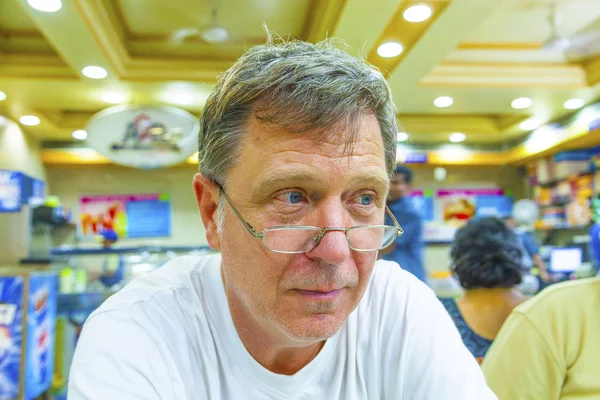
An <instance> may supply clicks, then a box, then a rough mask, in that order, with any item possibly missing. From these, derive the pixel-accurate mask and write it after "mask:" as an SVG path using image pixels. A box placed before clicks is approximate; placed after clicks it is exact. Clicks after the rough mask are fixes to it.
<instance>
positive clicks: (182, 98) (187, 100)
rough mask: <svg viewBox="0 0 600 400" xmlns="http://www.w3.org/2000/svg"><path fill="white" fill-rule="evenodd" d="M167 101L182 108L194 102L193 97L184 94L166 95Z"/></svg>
mask: <svg viewBox="0 0 600 400" xmlns="http://www.w3.org/2000/svg"><path fill="white" fill-rule="evenodd" d="M167 101H168V102H169V103H174V104H179V105H182V106H188V105H190V104H192V103H193V102H194V96H192V95H191V94H189V93H185V92H175V93H169V94H168V95H167Z"/></svg>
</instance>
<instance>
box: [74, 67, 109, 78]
mask: <svg viewBox="0 0 600 400" xmlns="http://www.w3.org/2000/svg"><path fill="white" fill-rule="evenodd" d="M81 73H82V74H83V75H85V76H87V77H88V78H90V79H104V78H106V77H107V75H108V72H106V70H105V69H104V68H102V67H98V66H95V65H88V66H87V67H85V68H84V69H82V70H81Z"/></svg>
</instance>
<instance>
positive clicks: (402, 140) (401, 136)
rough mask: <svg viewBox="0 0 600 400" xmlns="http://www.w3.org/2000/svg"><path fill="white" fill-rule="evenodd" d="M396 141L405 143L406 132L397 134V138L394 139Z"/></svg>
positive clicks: (406, 138)
mask: <svg viewBox="0 0 600 400" xmlns="http://www.w3.org/2000/svg"><path fill="white" fill-rule="evenodd" d="M396 139H397V140H398V141H399V142H406V141H407V140H408V135H407V134H406V132H398V136H397V137H396Z"/></svg>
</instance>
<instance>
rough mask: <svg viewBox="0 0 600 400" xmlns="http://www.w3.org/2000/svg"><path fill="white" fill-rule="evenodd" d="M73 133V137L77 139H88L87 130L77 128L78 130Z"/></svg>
mask: <svg viewBox="0 0 600 400" xmlns="http://www.w3.org/2000/svg"><path fill="white" fill-rule="evenodd" d="M71 135H72V136H73V139H77V140H85V139H87V132H86V131H84V130H83V129H77V130H76V131H73V133H72V134H71Z"/></svg>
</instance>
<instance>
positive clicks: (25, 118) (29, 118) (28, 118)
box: [19, 115, 40, 126]
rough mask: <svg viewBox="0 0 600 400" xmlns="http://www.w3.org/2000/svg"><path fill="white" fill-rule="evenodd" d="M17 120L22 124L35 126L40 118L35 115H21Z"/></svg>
mask: <svg viewBox="0 0 600 400" xmlns="http://www.w3.org/2000/svg"><path fill="white" fill-rule="evenodd" d="M19 122H20V123H22V124H23V125H28V126H36V125H39V124H40V119H39V118H38V117H36V116H35V115H22V116H21V117H19Z"/></svg>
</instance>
